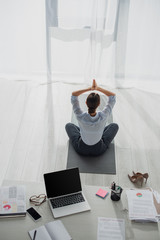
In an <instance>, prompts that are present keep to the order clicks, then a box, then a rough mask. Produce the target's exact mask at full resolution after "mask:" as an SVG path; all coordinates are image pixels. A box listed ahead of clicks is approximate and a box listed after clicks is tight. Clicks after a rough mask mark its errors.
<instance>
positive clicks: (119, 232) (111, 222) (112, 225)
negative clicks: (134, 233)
mask: <svg viewBox="0 0 160 240" xmlns="http://www.w3.org/2000/svg"><path fill="white" fill-rule="evenodd" d="M112 239H114V240H124V239H125V221H124V219H116V218H105V217H99V218H98V232H97V240H112Z"/></svg>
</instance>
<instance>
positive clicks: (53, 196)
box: [44, 168, 90, 218]
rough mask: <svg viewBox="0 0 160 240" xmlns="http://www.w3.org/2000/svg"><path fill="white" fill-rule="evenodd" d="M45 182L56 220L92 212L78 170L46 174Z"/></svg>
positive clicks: (72, 169)
mask: <svg viewBox="0 0 160 240" xmlns="http://www.w3.org/2000/svg"><path fill="white" fill-rule="evenodd" d="M44 182H45V187H46V194H47V197H48V199H49V206H50V208H51V211H52V213H53V216H54V218H58V217H63V216H67V215H71V214H75V213H79V212H84V211H88V210H90V206H89V203H88V202H87V199H86V197H85V196H84V194H83V192H82V187H81V180H80V175H79V169H78V168H71V169H66V170H61V171H56V172H51V173H45V174H44Z"/></svg>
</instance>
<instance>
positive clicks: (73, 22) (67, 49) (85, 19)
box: [46, 0, 119, 85]
mask: <svg viewBox="0 0 160 240" xmlns="http://www.w3.org/2000/svg"><path fill="white" fill-rule="evenodd" d="M118 3H119V1H118V0H101V1H98V0H81V1H79V0H68V1H65V0H46V29H47V43H48V46H47V59H48V73H49V78H50V80H52V81H64V82H71V83H83V82H90V81H91V79H92V78H96V79H97V80H98V81H100V82H101V83H104V84H106V81H107V82H108V84H111V85H113V83H114V74H115V69H114V67H115V37H116V34H117V32H116V31H117V20H118V19H117V17H118Z"/></svg>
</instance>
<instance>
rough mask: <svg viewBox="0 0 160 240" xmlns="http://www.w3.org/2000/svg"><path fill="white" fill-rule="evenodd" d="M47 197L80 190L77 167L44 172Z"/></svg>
mask: <svg viewBox="0 0 160 240" xmlns="http://www.w3.org/2000/svg"><path fill="white" fill-rule="evenodd" d="M44 181H45V186H46V193H47V197H48V198H52V197H58V196H61V195H66V194H70V193H74V192H79V191H81V190H82V188H81V181H80V176H79V169H78V168H71V169H66V170H61V171H57V172H52V173H46V174H44Z"/></svg>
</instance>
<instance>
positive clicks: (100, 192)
mask: <svg viewBox="0 0 160 240" xmlns="http://www.w3.org/2000/svg"><path fill="white" fill-rule="evenodd" d="M108 194H109V192H107V191H106V190H103V189H101V188H100V189H99V190H98V191H97V192H96V195H97V196H98V197H101V198H105V197H106V196H107V195H108Z"/></svg>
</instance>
